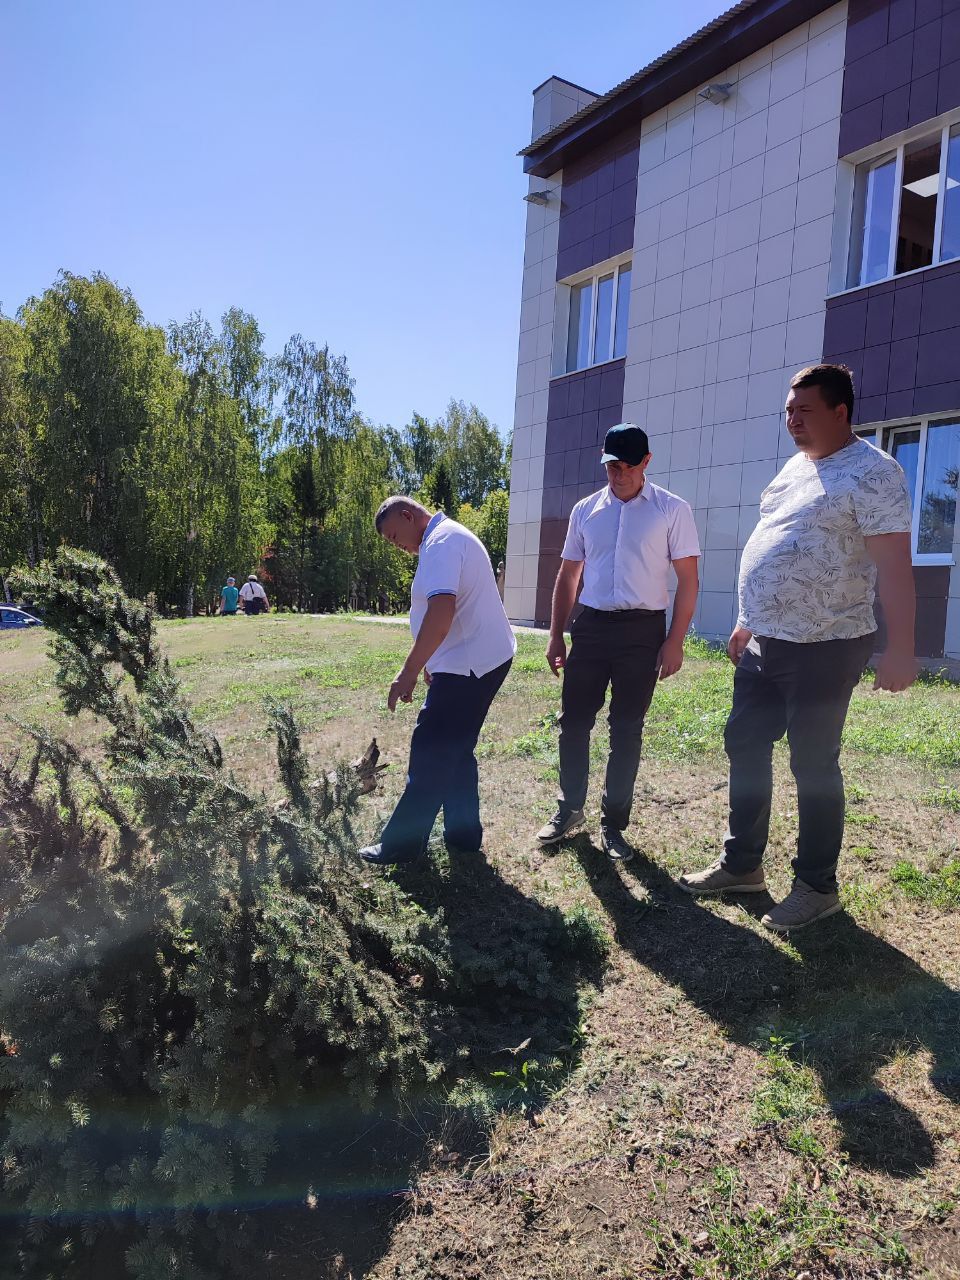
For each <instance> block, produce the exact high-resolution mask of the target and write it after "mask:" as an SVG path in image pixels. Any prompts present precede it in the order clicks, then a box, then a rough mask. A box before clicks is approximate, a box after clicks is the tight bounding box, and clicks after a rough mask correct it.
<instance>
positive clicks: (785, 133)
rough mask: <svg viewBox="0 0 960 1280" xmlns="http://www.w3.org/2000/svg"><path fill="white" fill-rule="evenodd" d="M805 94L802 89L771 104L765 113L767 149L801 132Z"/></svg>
mask: <svg viewBox="0 0 960 1280" xmlns="http://www.w3.org/2000/svg"><path fill="white" fill-rule="evenodd" d="M806 92H807V91H806V90H805V89H803V90H801V91H800V92H799V93H791V94H790V96H789V98H781V99H780V100H779V102H771V104H770V110H769V111H768V112H767V146H768V147H775V146H777V144H778V143H781V142H786V141H787V139H788V138H795V137H796V136H797V134H799V133H802V132H803V95H804V93H806ZM810 127H812V126H810Z"/></svg>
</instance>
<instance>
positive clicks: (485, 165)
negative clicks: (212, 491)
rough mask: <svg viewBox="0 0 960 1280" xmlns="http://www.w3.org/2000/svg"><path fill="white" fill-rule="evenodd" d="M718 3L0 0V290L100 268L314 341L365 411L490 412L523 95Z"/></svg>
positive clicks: (182, 311) (513, 285) (506, 338)
mask: <svg viewBox="0 0 960 1280" xmlns="http://www.w3.org/2000/svg"><path fill="white" fill-rule="evenodd" d="M721 7H722V6H721V5H719V4H717V3H714V2H713V0H708V2H703V0H685V2H684V3H683V4H674V5H662V4H653V3H650V2H649V0H646V2H641V3H626V2H623V3H612V2H611V0H594V3H592V4H590V5H587V4H585V3H579V4H577V3H573V2H572V0H514V2H513V3H508V2H507V0H490V2H489V3H485V4H483V5H480V4H462V3H461V4H451V3H449V2H448V3H444V4H441V3H439V0H411V2H409V3H407V4H405V5H397V4H391V3H386V0H384V2H382V3H372V2H371V0H351V2H350V3H340V2H337V3H330V2H329V0H319V2H318V0H312V2H310V0H274V3H272V4H265V3H263V0H257V2H256V3H253V2H251V0H229V2H228V0H164V3H162V4H157V3H131V2H130V0H82V3H78V2H77V0H4V3H3V4H2V5H0V8H2V12H3V26H4V33H3V43H2V45H0V85H2V88H0V95H2V97H0V104H2V106H3V114H4V117H5V119H6V122H7V123H6V127H5V128H4V131H3V132H4V137H3V142H2V144H0V189H2V190H3V193H4V198H3V200H2V202H0V306H2V309H3V311H4V312H5V313H6V314H8V315H9V314H13V313H14V312H15V311H16V308H17V307H19V306H20V305H21V304H22V303H23V302H24V300H25V299H26V298H27V297H29V296H30V295H31V294H34V293H39V292H40V291H41V290H42V289H43V288H45V287H46V286H47V285H48V284H50V283H51V282H52V280H53V279H54V277H55V275H56V273H57V271H58V270H59V269H60V268H61V267H65V268H67V269H68V270H70V271H73V272H77V273H86V272H90V271H93V270H97V269H99V270H102V271H105V272H106V273H107V274H108V275H110V276H111V277H112V278H113V279H115V280H117V281H118V282H119V283H121V284H123V285H125V286H127V287H129V288H130V289H131V290H132V291H133V293H134V295H135V297H136V298H137V300H138V302H139V303H140V305H141V307H142V309H143V311H144V314H145V315H146V317H147V319H148V320H150V321H153V322H155V323H159V324H166V323H167V322H168V321H169V320H171V319H183V318H184V317H185V316H186V315H187V314H188V313H189V312H191V311H193V310H201V311H202V312H204V314H205V315H207V316H208V317H209V318H211V319H213V320H216V319H217V318H218V317H219V315H220V314H221V313H222V312H223V311H224V310H225V308H226V307H228V306H231V305H237V306H241V307H243V308H244V309H245V310H248V311H252V312H253V314H254V315H255V316H256V317H257V319H258V320H259V322H260V325H261V327H262V329H263V330H264V333H265V335H266V340H267V347H268V350H270V351H275V350H278V349H279V348H280V347H281V346H282V345H283V343H284V341H285V340H286V338H287V337H288V336H289V335H290V334H291V333H295V332H301V333H303V334H304V335H305V336H306V337H308V338H312V339H313V340H314V341H316V342H319V343H322V342H329V344H330V346H331V348H332V349H333V350H334V351H335V352H338V353H339V352H343V353H345V354H346V356H347V358H348V361H349V363H350V367H351V370H352V372H353V375H354V377H355V379H356V384H357V388H356V389H357V401H358V405H359V407H360V409H361V410H362V411H363V412H364V413H366V414H367V415H368V416H369V417H371V418H372V419H373V420H374V421H377V422H381V423H392V424H394V425H395V426H399V425H402V424H403V423H404V422H405V421H407V420H409V417H410V414H411V413H412V411H413V410H414V409H416V410H418V411H419V412H421V413H425V414H427V415H429V416H431V417H433V416H436V415H438V414H439V413H441V412H442V410H443V408H444V406H445V404H446V402H447V400H448V399H449V398H450V397H451V396H456V397H458V398H463V399H466V400H473V401H475V402H476V403H477V404H478V405H479V406H480V407H481V409H483V410H484V411H485V412H486V413H487V414H488V415H489V416H490V417H491V418H492V419H493V420H494V421H495V422H496V423H497V425H498V426H499V427H500V428H501V430H503V431H505V432H509V430H510V429H511V427H512V413H513V394H514V378H515V372H516V346H517V333H518V325H519V299H520V275H521V263H522V250H523V222H524V210H525V205H524V204H523V200H522V196H523V193H524V191H525V190H526V186H525V182H524V179H523V176H522V171H521V162H520V161H519V160H518V159H516V158H515V154H514V153H515V152H516V151H517V150H518V149H519V148H520V147H521V146H523V145H524V144H525V143H526V142H527V141H528V139H529V131H530V111H531V97H530V94H531V91H532V90H533V88H534V87H535V86H536V85H538V84H539V83H540V82H541V81H543V80H545V79H546V78H547V76H549V75H551V74H557V75H561V76H563V77H565V78H566V79H569V80H572V81H574V82H576V83H578V84H582V85H584V86H585V87H586V88H589V89H593V90H596V91H598V92H603V91H605V90H606V89H608V88H610V87H611V86H612V85H614V84H616V83H617V82H618V81H620V80H622V79H624V78H625V77H626V76H628V75H630V74H632V73H633V72H634V71H636V70H637V69H639V68H640V67H641V66H643V65H644V64H645V63H647V62H649V61H650V60H651V59H652V58H654V57H656V56H657V55H658V54H660V53H662V52H664V51H665V50H666V49H668V48H669V47H671V46H672V45H673V44H675V43H677V42H678V41H679V40H681V39H683V38H684V36H686V35H688V34H690V33H691V32H692V31H694V30H695V29H696V28H698V27H700V26H702V25H703V23H705V22H707V21H709V20H710V19H711V18H712V17H714V16H716V14H717V12H718V11H719V9H720V8H721Z"/></svg>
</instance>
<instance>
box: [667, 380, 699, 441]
mask: <svg viewBox="0 0 960 1280" xmlns="http://www.w3.org/2000/svg"><path fill="white" fill-rule="evenodd" d="M673 406H674V408H673V429H674V432H676V431H677V430H678V429H679V428H680V427H698V426H699V425H700V422H701V421H702V418H703V387H702V386H693V387H687V388H685V389H683V390H679V389H678V390H677V394H676V398H675V399H674V402H673Z"/></svg>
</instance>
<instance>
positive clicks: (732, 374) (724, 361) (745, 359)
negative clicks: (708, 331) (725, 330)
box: [714, 333, 752, 382]
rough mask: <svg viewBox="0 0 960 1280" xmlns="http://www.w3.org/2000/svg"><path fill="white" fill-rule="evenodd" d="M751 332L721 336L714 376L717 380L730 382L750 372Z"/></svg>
mask: <svg viewBox="0 0 960 1280" xmlns="http://www.w3.org/2000/svg"><path fill="white" fill-rule="evenodd" d="M751 339H752V334H751V333H737V334H734V335H733V337H731V338H721V339H720V342H719V343H718V345H717V366H716V372H715V374H714V378H715V380H716V381H717V382H729V381H730V379H731V378H742V377H744V376H745V374H747V373H749V365H750V342H751Z"/></svg>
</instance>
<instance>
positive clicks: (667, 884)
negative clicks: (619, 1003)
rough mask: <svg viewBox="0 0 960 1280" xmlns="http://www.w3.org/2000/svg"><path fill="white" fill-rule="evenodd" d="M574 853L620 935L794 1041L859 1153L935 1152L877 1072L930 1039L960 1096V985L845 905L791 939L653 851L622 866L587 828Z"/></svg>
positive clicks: (735, 1014) (883, 1162)
mask: <svg viewBox="0 0 960 1280" xmlns="http://www.w3.org/2000/svg"><path fill="white" fill-rule="evenodd" d="M575 852H576V855H577V857H578V859H579V861H580V863H581V865H582V867H583V869H584V871H585V873H586V875H587V877H588V879H589V881H590V884H591V887H592V888H593V891H594V893H595V894H596V896H597V898H598V900H599V902H600V903H601V904H602V905H603V907H604V909H605V910H606V912H607V914H608V916H609V918H610V920H611V922H612V923H613V926H614V928H615V931H616V936H617V940H618V942H619V943H620V945H621V946H623V947H625V948H626V949H627V950H628V951H629V952H630V953H631V954H632V955H633V956H635V958H636V959H637V960H638V961H639V962H640V963H641V964H643V965H645V966H646V967H648V968H650V969H652V970H653V971H654V972H655V973H657V974H659V975H660V977H662V978H663V979H664V980H665V981H667V982H669V983H671V984H674V985H676V986H678V987H680V988H681V990H682V991H683V992H684V993H685V995H686V996H687V998H688V999H690V1000H691V1001H693V1003H694V1004H695V1005H697V1007H698V1008H700V1009H701V1010H703V1012H704V1013H706V1014H708V1015H709V1016H710V1017H711V1018H713V1019H714V1020H715V1021H716V1022H717V1023H719V1024H720V1025H721V1026H722V1027H723V1028H724V1030H725V1031H726V1032H727V1034H728V1035H729V1036H730V1037H731V1038H732V1039H734V1040H735V1041H737V1042H738V1043H740V1044H745V1045H750V1046H753V1047H757V1048H759V1047H762V1043H763V1041H764V1040H767V1042H768V1043H769V1036H770V1035H771V1034H778V1035H781V1036H782V1037H783V1038H784V1039H785V1040H787V1041H790V1042H792V1043H793V1045H794V1046H795V1048H794V1054H795V1056H796V1057H797V1058H798V1059H800V1060H801V1061H803V1062H804V1063H805V1064H806V1065H807V1066H808V1067H810V1068H812V1069H813V1070H814V1071H815V1072H816V1073H817V1075H818V1077H819V1079H820V1083H821V1085H822V1088H823V1092H824V1094H825V1096H826V1098H827V1101H828V1103H829V1105H830V1108H831V1110H832V1112H833V1114H834V1116H835V1118H836V1120H837V1122H838V1124H839V1126H840V1129H841V1133H842V1143H843V1147H844V1149H845V1150H846V1152H847V1153H848V1155H849V1156H850V1159H851V1160H852V1161H854V1162H855V1163H857V1164H859V1165H862V1166H863V1167H865V1168H871V1169H876V1170H878V1171H883V1172H885V1173H887V1174H890V1175H893V1176H897V1177H905V1176H909V1175H911V1174H913V1173H915V1172H916V1170H917V1169H919V1168H925V1167H928V1166H929V1165H931V1164H932V1163H933V1161H934V1158H935V1152H934V1144H933V1140H932V1138H931V1136H930V1134H929V1133H928V1132H927V1129H926V1127H925V1126H924V1123H923V1121H922V1119H921V1118H920V1116H918V1115H917V1114H916V1113H915V1112H914V1111H913V1110H911V1109H910V1108H909V1107H908V1106H906V1105H904V1103H902V1102H900V1101H899V1100H898V1099H896V1098H893V1097H892V1096H891V1095H890V1094H889V1093H888V1092H887V1091H886V1090H884V1089H883V1087H882V1086H881V1085H880V1084H879V1082H878V1079H877V1076H878V1072H880V1071H881V1069H882V1068H883V1067H885V1066H886V1065H887V1064H888V1063H889V1062H891V1060H892V1059H894V1058H895V1057H896V1056H897V1055H898V1054H902V1053H909V1054H913V1053H916V1052H918V1051H924V1050H925V1051H926V1052H928V1053H929V1055H930V1059H931V1063H932V1065H931V1070H930V1080H931V1082H932V1084H933V1085H934V1087H935V1088H936V1089H937V1090H938V1091H939V1092H940V1093H941V1094H942V1095H943V1096H944V1097H945V1098H947V1099H949V1100H950V1101H952V1102H954V1103H957V1102H960V993H958V992H957V991H955V990H953V989H952V988H950V987H948V986H947V985H946V984H945V983H943V982H941V981H940V980H939V979H938V978H935V977H934V976H933V975H932V974H930V973H927V972H926V970H924V969H923V968H921V966H920V965H918V964H917V963H916V962H915V961H914V960H912V959H911V958H910V957H909V956H907V955H905V954H904V953H903V952H902V951H900V950H898V949H897V948H896V947H894V946H892V945H891V944H890V943H888V942H884V941H882V940H881V939H880V938H877V937H875V936H874V935H873V934H871V933H868V932H867V931H866V930H864V929H861V928H860V927H859V925H857V924H856V923H855V922H854V921H853V920H851V919H850V917H849V916H846V915H844V914H839V915H837V916H834V917H831V918H830V919H829V920H825V921H824V922H823V923H822V924H819V925H816V926H814V927H813V928H811V929H807V930H801V931H800V932H799V933H798V934H796V935H795V936H793V937H791V938H790V946H783V945H780V944H778V943H776V942H774V941H773V940H772V939H767V938H765V937H762V936H760V935H758V934H757V933H755V932H754V931H753V930H752V929H750V928H745V927H742V926H740V925H737V924H733V923H730V922H729V921H728V920H725V919H723V918H722V917H721V916H718V915H715V914H714V913H713V912H712V911H711V910H710V909H709V908H707V907H704V906H702V905H700V903H699V902H698V901H697V900H696V899H695V898H692V897H691V896H689V895H688V894H685V893H684V892H683V891H682V890H680V889H679V888H678V887H677V886H676V884H675V883H674V881H673V880H672V879H671V877H670V876H669V875H667V873H666V872H665V871H663V870H662V869H661V868H660V867H659V866H657V865H656V863H654V862H652V861H651V860H650V859H648V858H646V857H643V856H638V857H637V858H636V859H634V860H633V861H632V862H630V863H628V864H626V865H625V866H624V867H623V868H622V871H618V870H617V869H616V868H614V867H612V866H611V865H610V864H609V863H608V862H606V860H605V859H604V858H603V855H602V854H601V853H600V851H599V850H597V849H596V848H594V847H593V846H592V845H591V844H590V842H589V840H587V839H586V838H585V837H580V838H578V840H577V841H576V844H575ZM770 901H771V900H770V899H769V897H767V896H766V895H754V896H753V897H752V899H751V900H749V903H748V905H747V910H749V911H750V912H751V914H753V913H757V914H762V912H763V911H765V910H766V909H767V908H768V907H769V905H770Z"/></svg>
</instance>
